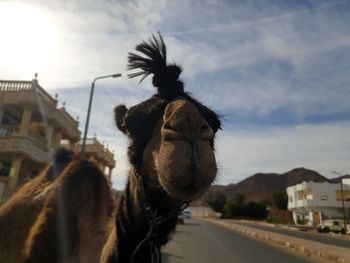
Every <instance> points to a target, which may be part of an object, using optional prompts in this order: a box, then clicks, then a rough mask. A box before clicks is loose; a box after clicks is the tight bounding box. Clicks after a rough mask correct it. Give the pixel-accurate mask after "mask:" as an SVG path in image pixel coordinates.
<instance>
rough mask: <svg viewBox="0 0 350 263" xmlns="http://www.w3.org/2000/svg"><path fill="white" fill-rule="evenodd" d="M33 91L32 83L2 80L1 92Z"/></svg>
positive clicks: (0, 82) (0, 84) (0, 83)
mask: <svg viewBox="0 0 350 263" xmlns="http://www.w3.org/2000/svg"><path fill="white" fill-rule="evenodd" d="M31 89H32V82H31V81H13V80H0V91H21V90H31Z"/></svg>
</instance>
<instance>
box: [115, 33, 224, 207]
mask: <svg viewBox="0 0 350 263" xmlns="http://www.w3.org/2000/svg"><path fill="white" fill-rule="evenodd" d="M136 50H137V51H139V52H140V53H142V54H143V55H145V56H146V57H143V56H140V55H137V54H134V53H129V69H141V71H140V72H136V73H133V74H130V75H129V77H136V76H141V75H143V78H145V77H147V76H148V75H149V74H153V85H154V86H155V87H156V88H157V93H156V94H155V95H154V96H152V97H151V98H150V99H148V100H146V101H144V102H142V103H140V104H138V105H136V106H133V107H131V108H129V109H127V108H126V107H125V106H124V105H120V106H118V107H116V108H115V119H116V124H117V126H118V128H119V129H120V130H121V131H122V132H124V133H125V134H126V135H128V136H129V138H130V145H129V151H128V154H129V159H130V162H131V163H132V165H133V167H134V169H135V171H137V172H138V173H139V174H141V175H142V177H143V179H144V181H147V187H148V188H150V189H155V190H159V189H161V190H163V191H165V192H166V193H167V194H168V195H169V196H171V197H173V198H175V199H177V200H180V201H183V202H190V201H192V200H194V199H196V198H198V197H199V196H200V195H201V194H203V193H204V192H205V191H206V190H207V189H208V188H209V186H210V185H211V183H212V182H213V181H214V179H215V177H216V173H217V166H216V160H215V154H214V137H215V133H216V132H217V131H218V129H219V128H220V120H219V118H218V116H217V115H216V114H215V112H213V111H212V110H210V109H209V108H207V107H206V106H204V105H202V104H201V103H199V102H198V101H196V100H195V99H193V98H192V97H191V96H190V95H189V94H188V93H186V92H184V89H183V83H182V82H181V81H180V80H179V79H178V78H179V75H180V73H181V71H182V70H181V68H180V67H179V66H177V65H167V64H166V48H165V44H164V42H163V39H162V37H161V35H159V37H158V38H157V37H155V36H153V38H152V39H151V40H150V41H149V42H142V43H141V44H139V45H138V46H137V47H136Z"/></svg>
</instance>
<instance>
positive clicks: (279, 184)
mask: <svg viewBox="0 0 350 263" xmlns="http://www.w3.org/2000/svg"><path fill="white" fill-rule="evenodd" d="M303 181H306V182H308V181H314V182H329V183H332V182H333V181H332V180H330V179H328V178H326V177H324V176H322V175H320V174H319V173H317V172H315V171H312V170H309V169H306V168H296V169H293V170H291V171H289V172H287V173H283V174H277V173H257V174H254V175H252V176H250V177H248V178H246V179H244V180H243V181H241V182H239V183H238V184H230V185H227V186H222V185H213V186H212V187H211V188H210V189H209V191H208V193H207V194H205V195H204V196H203V197H202V198H200V200H197V201H196V202H194V205H200V204H203V202H204V200H205V198H206V196H207V195H208V194H210V193H211V192H214V191H219V192H222V193H223V194H225V196H226V197H227V198H228V199H229V200H230V199H231V200H232V199H233V197H234V196H235V195H236V194H237V193H240V194H243V195H244V196H245V200H246V201H261V200H262V199H264V198H268V197H270V196H271V194H272V193H273V192H281V191H286V188H287V187H288V186H291V185H295V184H298V183H301V182H303Z"/></svg>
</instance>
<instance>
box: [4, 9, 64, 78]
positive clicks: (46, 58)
mask: <svg viewBox="0 0 350 263" xmlns="http://www.w3.org/2000/svg"><path fill="white" fill-rule="evenodd" d="M0 32H1V41H0V70H1V71H0V76H1V74H2V73H5V72H9V73H11V74H12V75H14V76H21V75H24V76H28V74H30V76H31V75H32V74H33V73H34V72H37V71H40V69H42V68H44V67H47V66H48V65H49V63H50V61H52V60H53V59H54V57H55V56H56V55H57V51H58V43H59V37H58V35H59V34H58V29H57V27H56V26H55V24H54V23H53V21H52V20H51V19H50V17H49V16H48V15H47V14H45V13H44V12H43V11H42V10H40V9H38V8H36V7H34V6H30V5H27V4H20V3H11V2H5V3H0Z"/></svg>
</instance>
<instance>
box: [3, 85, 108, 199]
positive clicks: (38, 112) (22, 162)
mask: <svg viewBox="0 0 350 263" xmlns="http://www.w3.org/2000/svg"><path fill="white" fill-rule="evenodd" d="M57 104H58V101H57V99H55V98H53V97H51V96H50V95H49V94H48V93H47V92H46V91H45V90H44V89H43V88H42V87H41V86H40V85H39V84H38V81H37V80H36V79H34V80H32V81H13V80H0V202H1V201H4V200H6V199H7V198H8V197H9V196H11V195H12V194H13V193H14V192H15V191H16V189H18V188H19V187H20V186H21V185H23V184H24V183H25V182H27V181H29V180H30V179H32V178H33V177H35V176H36V175H37V174H39V172H40V171H41V170H42V169H43V168H44V167H45V166H46V165H47V164H48V163H49V162H50V160H51V156H52V153H53V152H54V150H55V149H57V148H58V147H60V146H62V144H64V146H65V147H68V148H70V149H78V148H79V142H80V136H81V131H80V130H79V127H78V126H79V123H78V121H77V120H75V119H74V118H73V117H72V116H71V115H70V114H69V113H68V112H66V110H65V108H64V107H60V108H58V107H57ZM94 144H98V141H97V139H96V138H94V140H93V141H90V142H89V143H88V145H89V146H87V147H90V149H91V148H92V149H93V150H94V149H98V148H96V147H95V146H90V145H94ZM99 146H101V145H99ZM89 154H90V156H91V158H95V159H96V161H97V162H98V163H99V165H100V167H101V169H103V170H105V167H106V166H108V167H109V168H110V171H109V173H108V175H111V169H113V168H114V166H115V161H114V158H113V157H114V156H113V154H112V153H111V152H110V151H109V150H108V149H105V148H104V149H103V154H102V153H101V149H98V150H97V152H93V151H90V152H89ZM112 160H113V161H112Z"/></svg>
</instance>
